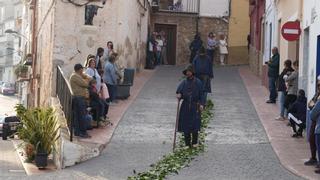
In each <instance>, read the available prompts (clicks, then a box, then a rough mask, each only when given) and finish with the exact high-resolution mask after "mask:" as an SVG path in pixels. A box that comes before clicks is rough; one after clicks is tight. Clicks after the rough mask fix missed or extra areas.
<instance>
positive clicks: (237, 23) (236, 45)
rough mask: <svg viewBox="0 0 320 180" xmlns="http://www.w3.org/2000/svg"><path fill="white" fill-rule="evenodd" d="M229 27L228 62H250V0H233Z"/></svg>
mask: <svg viewBox="0 0 320 180" xmlns="http://www.w3.org/2000/svg"><path fill="white" fill-rule="evenodd" d="M230 9H231V11H230V19H229V27H228V35H229V40H228V45H229V57H228V64H248V63H249V59H248V58H249V56H248V40H247V36H248V35H249V33H250V26H249V25H250V18H249V15H248V14H247V13H243V12H248V11H249V0H237V1H231V7H230Z"/></svg>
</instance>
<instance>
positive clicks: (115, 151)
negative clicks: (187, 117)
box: [29, 66, 299, 180]
mask: <svg viewBox="0 0 320 180" xmlns="http://www.w3.org/2000/svg"><path fill="white" fill-rule="evenodd" d="M181 69H182V68H181V67H179V68H177V67H168V66H167V67H166V66H164V67H160V68H159V69H158V70H157V72H156V73H155V74H154V76H153V77H152V78H151V79H150V80H149V82H147V83H146V85H145V87H144V88H143V89H142V91H141V93H140V95H139V96H138V98H137V99H136V101H135V102H134V103H133V104H132V106H131V107H130V108H129V110H128V111H127V112H126V114H125V116H124V118H123V119H122V121H121V122H120V124H119V126H118V128H117V129H116V131H115V134H114V136H113V138H112V140H111V142H110V144H109V145H108V147H107V148H106V149H105V151H104V153H103V154H102V155H101V156H99V157H97V158H95V159H92V160H90V161H88V162H85V163H82V164H79V165H77V166H74V167H71V168H67V169H65V170H63V171H59V172H56V173H49V174H45V175H40V176H31V177H29V178H32V179H35V178H36V179H38V178H39V179H52V178H53V177H55V178H58V179H61V178H64V179H111V180H120V179H126V178H127V177H128V176H130V175H133V170H136V171H137V172H139V171H144V170H146V169H148V168H149V165H150V164H152V163H154V162H156V161H157V160H158V159H159V158H161V156H162V155H164V154H166V153H168V152H170V151H171V142H172V136H173V128H174V121H175V113H176V99H175V88H176V85H177V84H178V81H179V79H180V77H181ZM213 89H214V92H213V96H210V98H212V99H213V101H214V103H215V110H214V112H215V115H214V118H213V120H212V121H211V125H210V129H209V135H208V137H207V140H208V141H207V143H208V147H207V150H206V152H205V153H203V154H201V155H200V156H199V157H197V158H196V159H195V160H193V161H192V162H191V164H190V166H189V167H187V168H184V169H182V170H181V171H180V173H179V175H174V176H170V177H169V179H188V180H189V179H194V180H196V179H197V180H208V179H299V178H298V177H296V176H295V175H293V174H291V173H290V172H289V171H287V170H286V169H285V168H283V167H282V166H281V165H280V162H279V160H278V159H277V157H276V155H275V153H274V151H273V149H272V147H271V145H270V144H269V142H268V139H267V137H266V134H265V131H264V129H263V127H262V125H261V123H260V120H259V119H258V116H257V114H256V112H255V109H254V107H253V105H252V103H251V101H250V99H249V97H248V94H247V91H246V89H245V87H244V85H243V83H242V80H241V78H240V77H239V74H238V70H237V67H226V68H216V69H215V80H214V82H213Z"/></svg>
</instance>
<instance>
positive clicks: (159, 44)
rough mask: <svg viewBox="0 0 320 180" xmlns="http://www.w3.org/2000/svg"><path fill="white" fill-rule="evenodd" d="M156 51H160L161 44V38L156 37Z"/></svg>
mask: <svg viewBox="0 0 320 180" xmlns="http://www.w3.org/2000/svg"><path fill="white" fill-rule="evenodd" d="M156 41H157V43H158V44H157V51H161V49H162V46H163V41H162V40H161V39H157V40H156Z"/></svg>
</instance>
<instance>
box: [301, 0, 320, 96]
mask: <svg viewBox="0 0 320 180" xmlns="http://www.w3.org/2000/svg"><path fill="white" fill-rule="evenodd" d="M301 27H302V32H303V33H302V36H301V38H300V39H301V41H300V59H301V60H302V61H303V62H301V63H300V69H299V70H300V78H299V86H300V88H303V89H304V90H305V91H306V93H307V95H308V99H311V98H312V96H313V95H314V94H315V92H316V79H317V77H318V76H319V75H320V29H319V27H320V4H319V1H317V0H308V1H303V20H302V23H301Z"/></svg>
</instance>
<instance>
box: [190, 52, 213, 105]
mask: <svg viewBox="0 0 320 180" xmlns="http://www.w3.org/2000/svg"><path fill="white" fill-rule="evenodd" d="M192 64H193V67H194V70H195V76H196V78H198V79H200V80H201V82H202V85H203V91H204V99H205V101H206V100H207V95H208V93H211V79H212V78H213V70H212V60H211V58H210V57H209V56H208V55H207V53H206V49H205V48H204V47H201V49H200V50H199V55H197V56H196V57H195V58H194V60H193V63H192Z"/></svg>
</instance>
